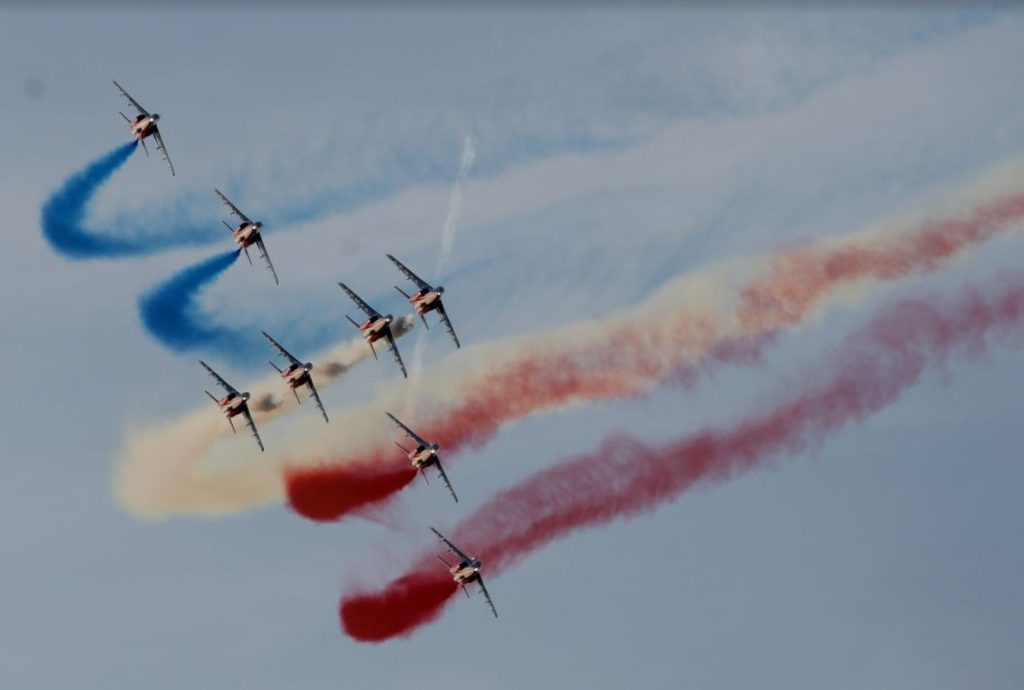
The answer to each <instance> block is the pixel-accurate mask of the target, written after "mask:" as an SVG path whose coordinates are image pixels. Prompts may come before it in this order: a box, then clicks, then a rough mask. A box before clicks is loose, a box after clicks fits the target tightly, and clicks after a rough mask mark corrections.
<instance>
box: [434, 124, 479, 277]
mask: <svg viewBox="0 0 1024 690" xmlns="http://www.w3.org/2000/svg"><path fill="white" fill-rule="evenodd" d="M474 160H476V143H475V142H474V141H473V137H471V136H468V135H467V136H466V138H465V140H464V141H463V142H462V160H461V161H460V162H459V171H458V172H457V173H456V174H455V184H454V185H452V196H451V200H450V201H449V203H448V216H447V217H446V218H445V219H444V228H443V229H442V231H441V253H440V254H438V257H437V267H436V268H435V269H434V280H440V278H441V276H442V275H444V272H445V271H446V270H448V262H449V261H451V258H452V247H453V246H454V244H455V230H456V228H457V226H458V222H459V215H460V214H461V213H462V185H463V183H464V182H465V181H466V178H467V177H468V176H469V171H470V170H471V169H472V167H473V161H474Z"/></svg>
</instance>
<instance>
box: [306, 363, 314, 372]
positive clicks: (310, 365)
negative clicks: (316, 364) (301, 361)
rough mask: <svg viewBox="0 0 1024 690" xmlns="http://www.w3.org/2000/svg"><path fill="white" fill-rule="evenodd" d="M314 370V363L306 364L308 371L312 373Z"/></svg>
mask: <svg viewBox="0 0 1024 690" xmlns="http://www.w3.org/2000/svg"><path fill="white" fill-rule="evenodd" d="M312 370H313V363H312V362H306V371H312Z"/></svg>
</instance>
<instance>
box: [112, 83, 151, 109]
mask: <svg viewBox="0 0 1024 690" xmlns="http://www.w3.org/2000/svg"><path fill="white" fill-rule="evenodd" d="M111 81H113V82H114V86H116V87H117V90H118V91H120V92H121V95H122V96H124V97H125V98H127V99H128V102H129V103H131V104H132V107H133V108H135V109H136V110H138V111H139V114H140V115H146V116H148V115H149V111H148V110H146V109H145V108H143V107H142V106H141V105H139V102H138V101H137V100H135V99H134V98H132V97H131V95H130V94H129V93H128V92H127V91H125V90H124V87H123V86H121V85H120V84H118V83H117V80H116V79H112V80H111Z"/></svg>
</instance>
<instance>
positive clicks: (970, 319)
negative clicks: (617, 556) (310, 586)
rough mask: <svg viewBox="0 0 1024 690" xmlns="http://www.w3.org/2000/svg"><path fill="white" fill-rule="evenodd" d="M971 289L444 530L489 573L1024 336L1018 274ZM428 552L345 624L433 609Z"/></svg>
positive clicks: (579, 462) (540, 479)
mask: <svg viewBox="0 0 1024 690" xmlns="http://www.w3.org/2000/svg"><path fill="white" fill-rule="evenodd" d="M993 285H995V286H996V287H995V289H993V290H990V291H987V294H983V293H981V292H979V291H977V290H974V289H968V290H965V291H964V293H963V294H961V295H960V296H959V297H958V298H957V299H955V300H950V301H948V302H945V303H944V302H942V300H941V299H937V298H933V297H930V298H922V299H911V300H906V301H902V302H899V303H897V304H894V305H892V306H890V307H888V308H884V309H882V310H881V312H880V313H879V314H878V315H877V316H876V317H875V318H874V319H873V320H872V321H871V322H870V323H869V324H868V325H867V326H866V327H863V328H861V329H859V330H858V331H856V332H854V333H853V334H852V335H851V336H850V337H849V338H847V340H846V341H845V342H844V344H843V346H842V347H841V348H840V349H839V351H838V353H837V356H835V357H834V358H833V359H832V361H830V362H828V363H827V365H826V366H825V367H824V371H823V372H820V373H819V374H818V375H812V376H808V375H806V374H804V375H803V376H801V378H800V379H799V380H798V381H794V385H793V386H792V387H790V388H789V390H792V391H794V394H793V395H792V396H791V397H789V398H787V399H784V400H783V401H781V402H780V403H778V404H777V405H775V406H773V407H771V408H770V409H768V410H766V411H764V412H762V413H759V414H754V415H752V416H749V417H747V418H746V419H743V420H741V421H740V422H739V423H736V424H733V425H729V426H726V427H724V428H708V429H704V430H702V431H698V432H696V433H693V434H690V435H687V436H685V437H683V438H681V439H679V440H678V441H676V442H674V443H671V444H668V445H664V446H661V447H652V446H649V445H647V444H645V443H643V442H641V441H638V440H636V439H633V438H629V437H626V436H611V437H608V438H607V439H605V440H604V442H603V443H602V444H601V445H600V446H599V447H598V448H597V449H595V450H594V451H592V452H590V453H587V454H583V455H580V456H577V457H574V458H570V459H569V460H566V461H564V462H561V463H559V464H557V465H554V466H552V467H549V468H547V469H544V470H541V471H540V472H538V473H536V474H535V475H533V476H532V477H530V478H528V479H526V480H525V481H523V482H521V483H520V484H518V485H517V486H515V487H513V488H511V489H507V490H505V491H502V492H500V493H499V494H498V495H496V496H495V497H494V498H492V499H491V500H490V501H487V502H486V503H484V504H483V505H481V506H480V508H478V509H477V510H476V511H475V512H474V513H473V514H472V515H471V516H469V517H468V518H467V519H465V520H464V521H463V522H462V523H461V524H460V525H459V526H458V527H457V528H456V529H455V530H454V531H453V532H452V533H451V538H452V541H454V542H455V543H456V544H459V545H460V548H463V549H467V550H468V553H472V554H479V557H480V558H481V560H482V561H483V562H484V564H485V567H486V573H487V574H488V575H495V574H500V573H501V572H503V571H505V570H507V569H508V568H510V567H512V566H513V565H515V564H516V563H517V562H519V561H520V560H522V559H523V558H525V557H526V556H528V555H529V554H530V553H532V552H534V551H536V550H537V549H540V548H543V547H544V546H546V545H548V544H550V543H551V542H553V541H555V540H558V539H562V538H564V537H566V536H568V535H570V534H572V533H573V532H575V531H577V530H580V529H585V528H589V527H594V526H597V525H603V524H607V523H609V522H612V521H614V520H617V519H620V518H624V517H633V516H636V515H639V514H642V513H645V512H648V511H650V510H652V509H654V508H655V507H656V506H658V505H659V504H661V503H665V502H668V501H673V500H675V499H677V498H678V497H679V496H680V495H681V494H682V493H684V492H685V491H687V490H689V489H691V488H693V487H694V486H697V485H700V484H707V483H719V482H723V481H726V480H728V479H730V478H732V477H734V476H736V475H737V474H740V473H743V472H748V471H750V470H753V469H756V468H758V467H760V466H762V465H763V464H764V463H766V462H767V461H768V460H769V459H771V458H773V457H776V456H778V455H780V454H786V453H799V452H801V451H803V450H804V449H805V448H806V447H807V446H808V445H811V444H816V443H820V442H822V441H823V440H824V439H826V438H827V437H828V436H830V435H832V434H834V433H835V432H837V431H839V430H840V429H842V428H843V427H844V426H846V425H847V424H850V423H852V422H861V421H863V420H864V419H865V418H866V417H868V416H869V415H871V414H874V413H875V412H877V411H879V410H881V409H882V408H884V407H886V406H887V405H889V404H891V403H893V402H895V401H896V400H897V399H898V398H899V397H900V395H901V394H902V393H903V391H905V390H906V389H907V388H909V387H910V386H912V385H914V384H915V383H916V382H917V381H918V380H919V379H920V378H921V376H922V374H923V373H924V372H925V371H926V370H927V369H928V368H931V367H936V366H941V365H943V364H944V363H946V362H947V361H948V360H949V359H950V358H952V357H954V356H964V357H967V358H977V357H978V356H979V355H981V354H983V353H984V350H985V348H986V346H988V345H991V344H993V343H999V344H1004V345H1009V346H1012V347H1016V348H1019V347H1022V346H1024V273H1022V272H1017V273H1014V274H1012V275H1010V276H1004V277H1001V279H1000V280H999V281H995V282H994V283H993ZM446 579H447V580H448V581H449V583H450V582H451V580H450V577H449V575H448V573H447V572H446V571H445V569H444V568H439V567H438V565H437V563H435V562H433V559H432V558H431V556H429V555H425V556H423V557H422V558H420V559H419V560H418V561H417V562H416V563H415V564H414V566H413V567H412V568H411V569H410V570H409V572H407V573H406V574H404V575H402V576H400V577H399V578H397V579H396V580H394V581H392V582H391V583H389V584H388V585H387V586H386V587H385V588H384V589H383V590H381V591H378V592H353V593H351V594H348V595H346V596H344V597H343V598H342V600H341V604H340V608H339V615H340V619H341V624H342V626H343V628H344V630H345V632H346V633H348V634H349V635H350V636H352V637H354V638H355V639H357V640H361V641H365V642H380V641H383V640H386V639H389V638H392V637H395V636H401V635H407V634H409V633H411V632H412V631H413V630H414V629H416V628H417V627H418V626H420V625H422V624H424V623H426V622H429V621H431V620H433V619H435V618H436V617H437V616H438V615H440V613H441V611H442V609H443V606H444V604H445V603H446V602H447V601H449V600H450V598H451V595H452V594H453V593H454V591H455V587H454V586H453V585H451V584H449V587H448V589H447V590H445V589H442V588H441V583H442V582H443V581H444V580H446Z"/></svg>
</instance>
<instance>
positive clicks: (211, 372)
mask: <svg viewBox="0 0 1024 690" xmlns="http://www.w3.org/2000/svg"><path fill="white" fill-rule="evenodd" d="M199 363H200V364H202V365H203V369H206V372H207V373H208V374H209V375H210V376H212V377H213V380H214V381H216V382H217V385H218V386H220V387H221V388H223V389H224V391H225V392H227V393H234V394H235V395H238V391H237V390H235V388H234V387H233V386H232V385H231V384H230V383H228V382H227V381H225V380H224V379H222V378H221V377H220V375H219V374H218V373H217V372H215V371H214V370H213V369H211V368H210V365H209V364H207V363H206V362H204V361H203V360H199Z"/></svg>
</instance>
